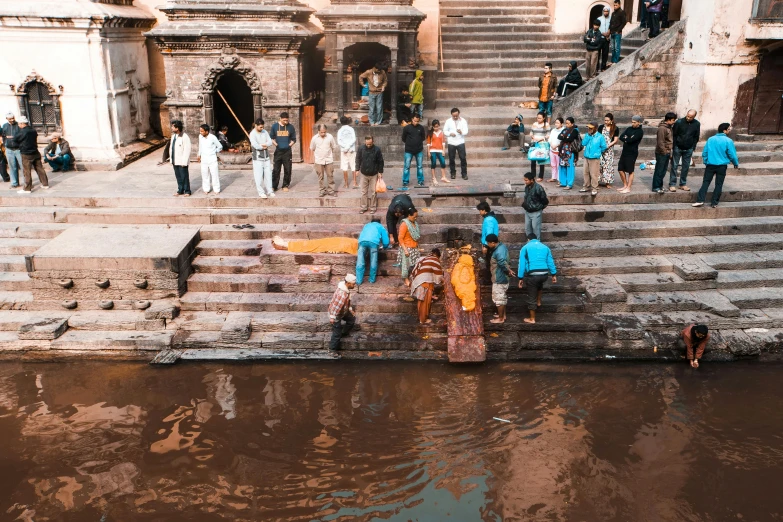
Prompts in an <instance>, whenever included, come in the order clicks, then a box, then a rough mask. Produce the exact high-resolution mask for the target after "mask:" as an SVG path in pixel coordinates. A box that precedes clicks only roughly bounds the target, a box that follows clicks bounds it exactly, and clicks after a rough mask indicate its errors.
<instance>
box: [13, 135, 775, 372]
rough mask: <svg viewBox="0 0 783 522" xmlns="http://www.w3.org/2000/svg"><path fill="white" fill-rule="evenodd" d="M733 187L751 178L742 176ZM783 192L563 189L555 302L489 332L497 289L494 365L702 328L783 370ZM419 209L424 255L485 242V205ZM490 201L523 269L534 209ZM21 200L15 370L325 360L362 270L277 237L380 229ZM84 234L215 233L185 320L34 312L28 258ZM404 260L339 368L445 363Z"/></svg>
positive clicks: (666, 349) (553, 224) (606, 351)
mask: <svg viewBox="0 0 783 522" xmlns="http://www.w3.org/2000/svg"><path fill="white" fill-rule="evenodd" d="M776 143H777V142H774V141H769V140H758V141H745V142H740V144H747V145H752V144H756V145H758V144H763V145H764V146H765V147H769V146H770V144H776ZM778 145H779V144H778ZM747 152H748V153H752V152H753V151H752V150H750V151H747ZM770 155H772V153H771V152H770ZM731 179H743V178H742V177H741V174H740V175H739V176H736V177H735V176H734V173H732V178H731ZM780 179H783V178H781V177H777V176H774V175H772V176H769V177H768V176H764V177H761V178H759V179H758V181H756V182H754V184H753V185H755V184H757V185H758V186H753V185H747V184H746V185H745V187H746V188H744V189H743V190H727V191H726V192H725V193H724V200H723V202H722V204H721V206H720V207H718V208H717V209H714V210H713V209H704V208H693V207H691V206H690V202H692V201H693V194H692V193H691V194H687V193H684V192H678V193H675V194H666V195H664V196H659V195H656V194H652V193H648V192H637V193H634V194H632V195H630V196H628V197H622V196H621V195H619V194H609V193H602V194H601V195H600V196H599V198H598V199H597V200H595V201H594V202H593V200H591V198H590V197H589V196H583V195H580V194H573V193H571V194H563V193H562V192H561V191H558V190H551V189H550V200H551V206H550V207H549V208H548V209H547V211H546V212H545V216H544V218H545V219H544V222H545V223H544V237H543V240H544V241H545V242H546V243H547V244H549V245H550V246H551V248H552V250H553V252H554V255H555V258H556V261H557V264H558V268H559V270H560V272H561V276H560V277H559V282H558V284H557V285H549V287H548V288H547V291H546V294H545V296H544V303H543V307H542V309H541V310H540V311H539V322H538V323H537V324H535V325H528V324H526V323H524V322H522V318H523V316H524V315H525V305H524V297H523V295H522V294H521V292H520V291H519V290H518V289H516V288H512V289H511V291H510V295H511V300H510V303H509V313H510V319H509V321H508V322H507V323H506V324H504V325H493V324H491V323H489V321H488V320H489V319H490V318H491V316H490V314H491V310H492V305H491V299H490V295H489V288H488V287H485V288H484V289H483V294H482V300H483V304H484V309H485V326H486V330H487V346H488V350H489V358H490V359H547V358H576V359H596V358H607V357H608V358H610V359H611V358H629V359H667V358H668V359H671V358H675V359H676V358H677V357H679V356H680V354H677V353H675V352H673V351H672V350H671V348H672V345H673V341H674V335H675V334H676V332H677V331H678V329H679V328H681V327H682V325H683V324H685V323H686V322H688V321H692V320H704V321H708V322H709V323H710V324H711V325H712V326H713V328H714V329H717V330H718V332H716V334H715V337H714V339H715V340H714V342H713V345H712V350H711V355H710V357H712V358H716V359H720V358H723V359H731V358H734V357H737V356H740V355H749V354H753V355H757V354H759V353H760V354H761V355H762V356H763V357H768V358H774V357H775V356H776V355H775V354H777V353H780V350H781V348H783V344H781V337H780V336H781V335H783V255H781V251H783V248H781V247H783V189H780V188H779V187H780V186H781V185H780V183H778V182H777V180H780ZM516 188H517V189H521V187H520V186H517V187H516ZM547 188H549V185H547ZM413 197H414V200H415V203H416V205H417V206H418V207H419V208H420V210H421V212H420V216H421V218H420V219H421V223H422V230H423V237H422V240H421V246H422V248H423V249H427V248H430V247H432V246H436V245H437V246H443V245H444V244H445V243H446V241H447V239H448V237H450V236H451V235H453V234H454V233H455V232H456V233H458V234H460V235H462V236H463V237H472V238H473V240H474V243H475V242H477V240H478V236H479V231H480V218H479V216H478V215H477V213H476V211H475V204H476V203H477V201H479V198H474V197H459V198H432V197H431V196H427V195H416V194H413ZM488 199H489V201H490V203H491V204H492V205H493V208H494V210H495V211H496V213H497V215H498V219H499V221H500V223H501V237H502V239H503V241H504V242H506V243H507V244H508V245H509V247H510V249H511V251H512V263H513V264H514V266H516V264H517V262H518V259H517V256H518V252H519V248H520V245H521V244H522V243H523V241H524V216H523V214H522V212H521V209H520V208H519V205H520V199H519V198H518V197H514V198H510V197H508V198H504V197H492V198H488ZM19 201H20V199H19V198H0V213H2V214H3V215H4V217H5V218H7V219H4V225H3V226H2V227H0V263H2V265H0V286H1V287H2V289H0V295H2V310H0V354H1V355H3V356H5V357H20V356H24V357H27V358H36V357H45V358H51V357H60V356H69V355H74V354H79V355H89V356H92V355H95V356H111V357H136V358H145V359H148V358H150V357H151V356H152V355H153V354H154V353H156V352H159V351H161V350H167V349H170V348H175V349H178V350H188V352H187V353H188V358H194V357H195V358H197V357H204V358H210V357H229V358H232V357H234V358H241V357H243V356H249V355H248V354H250V353H252V354H255V355H254V356H269V357H272V356H276V357H286V356H292V355H296V356H298V357H303V356H305V357H306V356H311V355H313V354H316V355H318V356H325V355H324V354H325V352H324V348H325V346H326V345H325V343H326V342H327V340H328V335H329V333H328V332H329V323H328V319H327V317H326V309H327V306H328V302H329V299H330V297H331V295H332V292H333V290H334V287H335V285H336V283H337V282H338V281H339V280H340V278H341V277H342V276H343V275H344V274H345V273H347V272H348V271H353V270H354V265H355V259H354V258H353V257H351V256H345V255H329V254H318V255H302V254H292V253H288V252H280V251H276V250H274V249H271V247H270V244H269V239H270V238H271V237H272V236H273V235H282V236H283V237H285V238H288V239H300V238H318V237H328V236H334V235H341V236H354V237H355V236H357V235H358V233H359V231H360V230H361V227H362V225H363V224H364V223H366V222H367V221H368V216H367V215H359V214H358V213H356V206H357V198H356V197H355V196H353V195H348V196H346V197H341V198H339V199H336V200H328V201H329V205H328V206H322V205H324V203H325V201H327V200H322V199H320V198H315V197H312V195H310V194H296V195H292V196H291V197H280V198H277V199H276V200H270V201H268V202H265V205H264V206H263V207H259V206H258V201H257V200H256V199H253V198H232V197H221V198H219V199H216V198H210V199H206V198H201V199H199V198H191V199H190V200H184V199H171V198H159V200H158V201H155V200H150V199H149V198H133V197H125V198H113V197H104V198H90V200H89V202H87V201H86V200H85V199H84V198H76V197H64V196H55V195H54V194H53V195H52V196H49V195H47V196H46V197H37V198H31V199H27V200H26V205H27V206H17V205H18V202H19ZM55 203H56V204H57V206H56V207H55V206H54V204H55ZM87 204H89V206H85V205H87ZM173 205H175V206H173ZM379 215H381V214H379ZM237 223H251V224H253V226H254V228H252V229H241V230H237V229H235V228H233V226H232V225H234V224H237ZM85 224H87V225H89V226H96V227H97V226H107V225H111V226H123V225H137V224H150V225H153V224H169V225H171V226H177V225H188V226H198V227H200V228H199V235H200V243H199V244H198V246H197V252H196V257H195V258H194V259H193V262H192V269H193V273H192V275H191V276H190V278H189V280H188V291H187V293H185V294H184V295H182V296H181V297H180V298H179V299H174V300H169V302H168V304H171V305H172V306H173V309H168V311H167V312H163V311H161V310H162V309H161V308H160V307H155V306H153V307H152V308H150V309H148V310H144V311H139V310H133V309H119V308H118V309H114V310H110V311H106V310H101V309H100V308H99V306H98V301H97V300H87V301H83V302H82V301H80V303H79V306H78V307H77V308H76V309H74V310H65V309H63V308H62V307H59V306H58V303H56V302H51V301H41V302H38V301H35V300H34V299H33V298H32V293H31V291H30V283H31V281H30V279H29V277H28V276H27V273H26V270H27V269H26V265H25V259H24V256H25V255H29V254H32V253H33V252H35V250H37V249H38V248H39V247H40V246H41V245H42V244H44V243H45V242H46V241H48V240H49V239H51V238H53V237H55V236H57V235H58V234H59V233H60V232H62V231H63V230H65V229H67V228H69V227H71V226H74V225H85ZM455 229H456V230H455ZM394 256H395V252H394V251H389V252H382V254H381V263H380V276H379V279H378V281H377V283H376V284H374V285H370V284H368V283H365V284H364V285H361V286H360V287H359V288H358V290H357V291H356V295H355V298H354V306H355V308H356V309H357V312H358V314H359V322H360V324H361V325H362V330H361V331H360V332H357V333H355V334H352V335H351V336H350V337H348V338H346V340H345V342H344V351H343V352H341V354H340V355H341V357H343V358H361V359H366V358H374V357H380V358H400V359H422V358H423V359H445V357H446V353H445V348H446V330H445V325H444V315H443V310H442V306H441V305H440V304H439V303H438V304H436V305H435V307H434V310H433V318H434V319H435V324H434V325H432V326H421V325H419V324H418V323H417V321H416V318H415V315H414V311H415V304H414V303H411V302H406V301H405V300H404V297H405V295H406V292H405V289H404V287H403V286H402V283H401V280H400V277H399V271H398V269H397V268H395V267H393V266H392V264H393V260H392V259H393V258H394ZM41 325H43V326H41ZM38 327H40V328H39V329H38V330H36V329H35V328H38ZM31 328H32V329H33V331H32V334H31V333H30V331H31ZM41 329H42V330H44V333H40V331H39V330H41ZM656 347H657V348H658V349H657V350H656V349H655V348H656ZM259 354H260V355H259ZM264 354H265V355H264Z"/></svg>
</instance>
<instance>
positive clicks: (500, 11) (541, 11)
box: [440, 6, 549, 24]
mask: <svg viewBox="0 0 783 522" xmlns="http://www.w3.org/2000/svg"><path fill="white" fill-rule="evenodd" d="M482 16H483V17H485V19H486V18H487V17H492V18H493V19H494V17H507V18H506V19H514V18H517V17H527V16H545V17H547V20H548V19H549V10H548V9H547V8H546V7H545V6H494V7H466V8H460V9H454V8H446V9H444V8H442V7H441V17H440V20H441V24H447V23H459V20H462V19H472V18H474V17H482Z"/></svg>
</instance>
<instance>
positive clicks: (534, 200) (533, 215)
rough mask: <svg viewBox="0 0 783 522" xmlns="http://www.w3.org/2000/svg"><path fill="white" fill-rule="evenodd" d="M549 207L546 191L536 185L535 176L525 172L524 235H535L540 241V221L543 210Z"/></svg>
mask: <svg viewBox="0 0 783 522" xmlns="http://www.w3.org/2000/svg"><path fill="white" fill-rule="evenodd" d="M547 205H549V198H548V197H547V196H546V191H545V190H544V187H542V186H541V185H540V184H539V183H536V175H535V174H533V173H532V172H525V199H524V201H523V202H522V208H523V209H524V211H525V234H527V235H529V234H535V235H536V237H537V238H538V239H541V220H542V217H543V213H544V209H545V208H546V207H547Z"/></svg>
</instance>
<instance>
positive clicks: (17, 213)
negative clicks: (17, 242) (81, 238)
mask: <svg viewBox="0 0 783 522" xmlns="http://www.w3.org/2000/svg"><path fill="white" fill-rule="evenodd" d="M24 203H25V204H26V205H43V198H34V199H32V200H25V201H24ZM16 205H18V201H17V203H16ZM0 221H2V222H6V223H14V222H17V223H19V222H21V223H55V222H58V221H59V222H62V219H61V218H60V216H59V213H58V212H54V211H52V210H51V209H48V208H43V207H41V206H27V207H20V206H14V207H13V208H8V207H0Z"/></svg>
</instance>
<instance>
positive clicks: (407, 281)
mask: <svg viewBox="0 0 783 522" xmlns="http://www.w3.org/2000/svg"><path fill="white" fill-rule="evenodd" d="M405 286H408V287H409V286H411V280H410V279H408V278H407V277H406V278H405Z"/></svg>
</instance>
